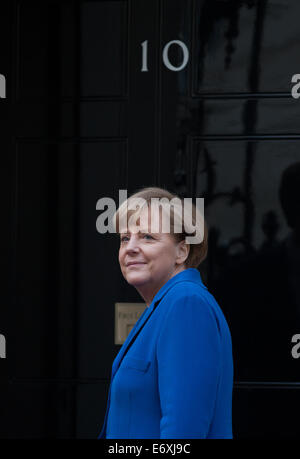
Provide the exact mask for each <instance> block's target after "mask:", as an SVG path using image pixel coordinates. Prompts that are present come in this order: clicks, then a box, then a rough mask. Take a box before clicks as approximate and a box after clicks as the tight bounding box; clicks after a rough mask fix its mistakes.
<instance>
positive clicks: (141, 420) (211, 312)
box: [98, 268, 233, 439]
mask: <svg viewBox="0 0 300 459" xmlns="http://www.w3.org/2000/svg"><path fill="white" fill-rule="evenodd" d="M232 388H233V361H232V346H231V336H230V331H229V328H228V325H227V322H226V320H225V317H224V315H223V313H222V311H221V309H220V307H219V306H218V304H217V302H216V300H215V299H214V297H213V296H212V295H211V294H210V293H209V292H208V290H207V288H206V287H205V286H204V284H203V283H202V281H201V277H200V273H199V271H198V270H197V269H194V268H189V269H186V270H184V271H182V272H180V273H178V274H176V275H175V276H174V277H172V278H171V279H170V280H169V281H168V282H166V283H165V285H163V287H162V288H161V289H160V290H159V292H158V293H157V294H156V295H155V297H154V298H153V301H152V303H151V304H150V305H149V307H147V308H146V309H145V311H144V312H143V314H142V315H141V317H140V318H139V319H138V321H137V323H136V324H135V326H134V327H133V329H132V330H131V332H130V333H129V335H128V337H127V339H126V341H125V342H124V344H123V346H122V347H121V349H120V351H119V353H118V355H117V356H116V358H115V360H114V362H113V365H112V373H111V384H110V388H109V395H108V402H107V409H106V414H105V419H104V424H103V427H102V431H101V433H100V435H99V437H98V438H117V439H119V438H134V439H135V438H155V439H159V438H177V439H181V438H188V439H192V438H232V418H231V410H232Z"/></svg>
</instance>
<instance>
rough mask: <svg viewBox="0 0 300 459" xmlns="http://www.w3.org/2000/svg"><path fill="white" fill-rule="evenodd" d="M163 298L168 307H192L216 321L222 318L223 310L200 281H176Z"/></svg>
mask: <svg viewBox="0 0 300 459" xmlns="http://www.w3.org/2000/svg"><path fill="white" fill-rule="evenodd" d="M164 299H165V302H166V303H167V304H168V306H169V308H170V309H173V308H174V307H176V308H192V309H194V310H195V311H198V312H199V313H203V312H205V313H208V314H209V315H211V316H214V317H215V319H218V321H219V320H220V319H221V321H223V319H224V315H223V312H222V310H221V308H220V306H219V304H218V303H217V301H216V299H215V297H214V296H213V295H212V294H211V293H210V292H209V291H208V289H207V288H206V287H205V286H204V285H203V284H202V283H200V282H199V283H198V282H192V281H188V280H183V281H181V282H178V283H176V284H175V285H173V286H172V288H170V290H169V291H168V292H167V294H166V295H165V298H164Z"/></svg>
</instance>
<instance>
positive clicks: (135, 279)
mask: <svg viewBox="0 0 300 459" xmlns="http://www.w3.org/2000/svg"><path fill="white" fill-rule="evenodd" d="M126 280H127V282H128V284H130V285H132V286H133V287H138V286H139V285H143V284H144V283H145V282H147V276H145V274H142V273H128V274H127V276H126Z"/></svg>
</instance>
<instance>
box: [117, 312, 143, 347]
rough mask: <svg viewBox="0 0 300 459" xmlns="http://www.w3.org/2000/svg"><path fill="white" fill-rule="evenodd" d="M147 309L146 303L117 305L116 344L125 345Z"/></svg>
mask: <svg viewBox="0 0 300 459" xmlns="http://www.w3.org/2000/svg"><path fill="white" fill-rule="evenodd" d="M146 307H147V305H146V304H145V303H115V344H123V343H124V341H125V340H126V338H127V336H128V335H129V333H130V330H131V329H132V328H133V327H134V325H135V323H136V322H137V320H138V318H139V317H140V316H141V315H142V314H143V312H144V310H145V309H146Z"/></svg>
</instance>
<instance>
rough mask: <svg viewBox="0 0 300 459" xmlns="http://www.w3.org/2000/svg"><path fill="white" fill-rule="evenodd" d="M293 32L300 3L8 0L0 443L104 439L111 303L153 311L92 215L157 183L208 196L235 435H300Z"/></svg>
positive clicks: (1, 119)
mask: <svg viewBox="0 0 300 459" xmlns="http://www.w3.org/2000/svg"><path fill="white" fill-rule="evenodd" d="M299 17H300V3H299V2H297V1H289V0H274V1H271V0H260V1H237V0H236V1H234V0H228V1H226V0H127V1H126V0H123V1H114V0H108V1H100V0H99V1H89V2H87V1H81V2H80V1H76V2H75V1H74V2H71V1H69V2H68V1H65V2H64V1H61V2H58V1H49V0H48V1H43V2H32V1H26V2H25V1H12V0H10V1H2V2H1V15H0V73H1V74H3V75H5V77H6V84H7V97H6V99H0V123H1V124H0V139H1V143H0V146H1V151H0V155H1V156H0V158H1V169H0V174H1V175H0V184H1V194H0V199H1V202H0V204H1V207H0V209H1V226H0V228H1V230H0V231H1V233H0V236H1V239H0V246H1V257H0V259H1V280H2V282H1V290H0V292H1V308H0V333H1V334H3V335H5V337H6V342H7V358H6V359H1V360H0V407H1V409H0V437H1V438H40V437H47V438H95V437H96V436H97V434H98V433H99V432H100V430H101V427H102V422H103V419H104V413H105V406H106V397H107V392H108V386H109V378H110V371H111V364H112V361H113V358H114V357H115V355H116V354H117V352H118V350H119V348H120V346H117V345H115V344H114V303H115V302H126V301H133V302H140V301H141V298H140V297H139V296H138V294H137V293H136V292H135V291H134V289H132V288H130V287H129V286H127V285H126V283H125V281H124V280H123V279H122V277H121V274H120V272H119V267H118V261H117V251H118V239H117V238H116V236H115V235H108V234H106V235H100V234H99V233H97V231H96V219H97V217H98V215H99V211H96V202H97V200H98V199H99V198H101V197H104V196H107V197H112V198H114V199H116V200H117V199H118V190H119V189H127V190H128V193H131V192H133V191H135V190H136V189H138V188H139V187H142V186H151V185H156V186H163V187H166V188H168V189H170V190H171V191H174V192H176V193H178V194H179V195H181V196H187V197H190V196H193V197H196V196H198V197H204V198H205V212H206V214H205V215H206V218H207V222H208V225H209V230H210V233H209V255H208V258H207V260H206V261H205V262H204V264H203V265H201V267H200V272H201V274H202V276H203V279H204V281H205V283H206V284H207V286H208V287H209V289H210V290H211V292H212V293H213V294H214V295H215V296H216V298H217V300H218V301H219V303H220V306H221V307H222V309H223V311H224V314H225V316H226V318H227V320H228V323H229V325H230V328H231V332H232V339H233V353H234V363H235V386H234V394H233V395H234V397H233V427H234V436H235V437H236V438H243V437H248V438H252V437H267V436H270V435H271V436H276V437H279V436H282V437H296V436H297V435H298V431H299V428H298V413H299V410H300V391H299V388H300V382H299V379H300V378H299V374H300V372H299V370H300V360H297V359H293V357H292V355H291V349H292V346H293V345H292V344H291V338H292V336H293V335H294V334H297V333H300V323H299V322H300V296H299V280H300V274H299V268H298V266H299V265H300V263H299V261H300V256H299V250H300V243H299V239H300V237H299V227H300V225H299V215H300V210H299V209H300V207H299V202H298V198H297V196H300V189H299V185H298V184H299V183H300V179H299V166H297V163H299V161H300V152H299V146H300V143H299V140H300V123H299V122H300V101H299V102H298V101H297V100H296V99H293V98H292V97H291V87H292V84H291V78H292V75H293V74H295V73H300V28H299ZM145 40H148V72H142V71H141V67H142V47H141V43H142V42H144V41H145ZM172 40H180V41H182V42H184V43H185V45H186V46H187V48H188V50H189V61H188V64H187V65H186V67H185V68H184V69H182V70H181V71H178V72H177V71H172V70H170V69H168V68H167V67H166V66H165V65H164V63H163V61H162V53H163V48H164V46H165V45H166V44H167V43H168V42H170V41H172ZM182 58H183V55H182V51H181V49H180V47H179V46H177V45H172V46H171V47H170V49H169V59H170V62H171V63H172V65H173V66H175V67H176V66H180V64H181V62H182ZM291 165H294V166H293V168H292V170H291V171H289V172H288V173H286V178H285V179H284V181H283V182H284V183H283V185H281V183H282V177H283V172H284V171H285V170H286V169H287V168H288V167H289V166H291ZM280 189H281V194H280V193H279V190H280ZM280 197H281V198H280ZM297 240H298V242H297ZM195 352H196V350H195Z"/></svg>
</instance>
